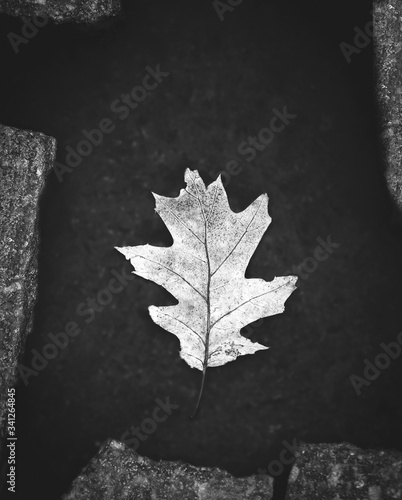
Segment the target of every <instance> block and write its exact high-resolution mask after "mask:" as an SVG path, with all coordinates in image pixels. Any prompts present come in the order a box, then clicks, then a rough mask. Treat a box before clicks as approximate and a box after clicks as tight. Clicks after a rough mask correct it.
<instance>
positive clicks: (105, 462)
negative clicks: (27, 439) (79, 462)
mask: <svg viewBox="0 0 402 500" xmlns="http://www.w3.org/2000/svg"><path fill="white" fill-rule="evenodd" d="M99 476H102V477H105V478H107V485H104V484H102V483H100V482H99V479H97V478H99ZM186 480H187V483H186V482H185V481H186ZM225 481H228V482H229V483H230V486H231V487H233V489H232V491H231V492H230V496H226V490H223V489H222V485H221V483H222V482H225ZM114 482H115V483H118V486H119V488H120V489H122V490H123V491H124V493H125V494H126V495H129V496H127V498H130V499H132V500H134V499H144V498H158V499H160V500H165V499H169V498H176V496H174V497H172V496H169V495H171V494H172V488H173V484H174V485H175V491H177V494H179V496H178V497H177V498H186V500H188V499H189V498H192V499H195V498H204V499H205V500H208V499H212V498H214V499H219V500H223V499H227V500H240V499H241V500H246V498H255V499H257V498H258V499H261V500H270V499H271V498H272V494H273V478H272V477H270V476H267V475H263V476H262V475H255V476H248V477H241V478H237V477H234V476H232V475H231V474H230V473H229V472H227V471H224V470H222V469H219V468H212V467H196V466H194V465H189V464H186V463H184V462H181V461H164V460H160V461H158V462H157V461H154V460H151V459H149V458H147V457H143V456H141V455H139V454H138V453H136V452H135V451H134V450H133V449H132V448H130V447H128V446H127V445H125V444H124V443H122V442H120V441H116V440H114V439H108V440H107V441H105V442H104V443H103V444H102V445H101V447H100V449H99V451H98V453H97V455H95V457H93V458H92V459H91V460H90V462H89V463H88V465H87V466H86V467H85V468H84V469H83V471H82V472H81V474H79V475H78V477H77V478H76V479H75V480H74V481H73V483H72V485H71V487H70V490H69V492H68V493H66V494H65V495H64V496H63V500H81V499H85V500H92V499H96V500H112V499H113V500H114V499H117V498H118V499H120V496H117V495H118V494H119V491H116V490H115V489H114V484H113V483H114ZM176 484H177V485H178V486H176ZM126 486H127V487H126ZM264 487H265V488H264ZM161 488H162V490H163V491H160V489H161ZM196 489H197V491H196ZM245 491H246V495H247V496H244V495H245ZM149 495H151V496H149ZM199 495H200V496H199ZM239 495H240V496H239ZM249 495H252V496H249Z"/></svg>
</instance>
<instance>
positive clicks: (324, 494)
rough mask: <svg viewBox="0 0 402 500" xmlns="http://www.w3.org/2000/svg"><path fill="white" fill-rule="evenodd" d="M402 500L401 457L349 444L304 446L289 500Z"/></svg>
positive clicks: (290, 489)
mask: <svg viewBox="0 0 402 500" xmlns="http://www.w3.org/2000/svg"><path fill="white" fill-rule="evenodd" d="M400 498H402V453H401V452H396V451H381V450H362V449H360V448H357V447H356V446H353V445H351V444H348V443H341V444H303V445H301V446H300V448H299V450H298V452H297V458H296V462H295V463H294V465H293V467H292V470H291V473H290V476H289V480H288V491H287V496H286V500H301V499H308V500H391V499H392V500H394V499H400Z"/></svg>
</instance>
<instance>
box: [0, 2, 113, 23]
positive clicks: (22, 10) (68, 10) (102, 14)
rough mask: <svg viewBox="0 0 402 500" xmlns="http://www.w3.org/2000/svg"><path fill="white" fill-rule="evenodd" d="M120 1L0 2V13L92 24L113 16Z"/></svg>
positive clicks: (61, 21) (57, 21)
mask: <svg viewBox="0 0 402 500" xmlns="http://www.w3.org/2000/svg"><path fill="white" fill-rule="evenodd" d="M120 9H121V5H120V0H70V1H68V2H65V1H64V0H31V1H27V0H25V1H24V0H1V1H0V12H3V13H5V14H9V15H10V16H16V17H22V16H26V17H32V16H34V15H35V14H45V15H47V16H48V17H49V18H50V19H52V20H53V21H54V22H56V23H64V22H68V21H74V22H77V23H88V24H94V23H98V22H99V21H101V20H103V19H106V18H109V17H112V16H115V15H116V14H117V13H118V12H119V11H120Z"/></svg>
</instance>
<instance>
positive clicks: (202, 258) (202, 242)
mask: <svg viewBox="0 0 402 500" xmlns="http://www.w3.org/2000/svg"><path fill="white" fill-rule="evenodd" d="M184 179H185V182H186V185H187V186H186V188H184V189H182V190H181V191H180V194H179V196H178V197H177V198H167V197H164V196H159V195H157V194H154V193H153V195H154V197H155V200H156V208H155V210H156V212H157V213H158V214H159V215H160V217H161V218H162V220H163V222H164V223H165V225H166V227H167V228H168V229H169V231H170V233H171V235H172V237H173V245H172V246H170V247H155V246H151V245H139V246H134V247H122V248H119V247H116V249H117V250H119V251H120V252H121V253H122V254H123V255H125V257H126V258H127V259H130V262H131V264H132V265H133V267H134V269H135V271H134V274H137V275H138V276H142V277H143V278H145V279H148V280H152V281H154V282H155V283H157V284H158V285H161V286H163V287H164V288H165V289H166V290H167V291H168V292H170V293H171V294H172V295H173V296H174V297H176V299H177V300H178V304H177V305H173V306H162V307H156V306H150V307H149V313H150V315H151V317H152V319H153V321H154V322H155V323H156V324H158V325H159V326H161V327H162V328H164V329H165V330H167V331H169V332H170V333H173V334H174V335H176V336H177V337H178V338H179V340H180V346H181V350H180V356H181V357H182V359H184V360H185V361H186V362H187V363H188V364H189V365H190V366H191V367H192V368H197V369H199V370H202V371H203V382H204V378H205V371H206V369H207V367H214V366H221V365H224V364H226V363H228V362H229V361H234V360H235V359H236V358H237V357H238V356H241V355H245V354H254V353H255V352H256V351H259V350H262V349H268V347H266V346H264V345H261V344H258V343H257V342H252V341H250V340H249V339H247V338H245V337H243V336H242V335H241V334H240V329H241V328H243V327H244V326H246V325H248V324H249V323H252V322H253V321H256V320H258V319H259V318H262V317H266V316H272V315H274V314H279V313H281V312H283V311H284V304H285V301H286V299H287V298H288V297H289V295H290V294H291V293H292V292H293V290H294V289H295V288H296V286H295V283H296V280H297V277H296V276H284V277H276V278H275V279H274V280H273V281H271V282H267V281H265V280H263V279H255V278H253V279H246V278H245V276H244V275H245V271H246V268H247V265H248V263H249V260H250V258H251V256H252V255H253V253H254V251H255V249H256V247H257V245H258V243H259V241H260V240H261V238H262V236H263V234H264V232H265V231H266V229H267V228H268V226H269V224H270V222H271V217H270V216H269V215H268V197H267V195H266V194H262V195H261V196H259V197H258V198H257V199H256V200H255V201H254V202H253V203H251V205H249V206H248V207H247V208H246V209H245V210H243V211H242V212H240V213H235V212H233V211H232V210H231V208H230V206H229V202H228V198H227V194H226V191H225V189H224V187H223V185H222V181H221V178H220V176H219V177H218V178H217V180H216V181H214V182H212V183H211V184H210V185H209V186H208V187H206V186H205V184H204V182H203V180H202V179H201V177H200V176H199V174H198V171H197V170H193V171H191V170H189V169H186V171H185V176H184ZM203 382H202V387H203ZM202 387H201V391H200V397H201V392H202ZM199 399H200V398H199ZM198 403H199V401H198ZM198 403H197V407H198Z"/></svg>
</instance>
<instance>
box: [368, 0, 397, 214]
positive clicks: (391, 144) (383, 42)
mask: <svg viewBox="0 0 402 500" xmlns="http://www.w3.org/2000/svg"><path fill="white" fill-rule="evenodd" d="M373 15H374V47H375V61H376V78H377V97H378V103H379V108H380V124H381V125H380V126H381V132H382V134H381V136H382V142H383V148H384V154H385V158H384V159H385V163H386V179H387V184H388V188H389V191H390V193H391V195H392V198H393V199H394V201H395V203H396V204H397V206H398V208H399V210H402V166H401V161H402V121H401V120H402V118H401V95H402V72H401V69H402V22H401V19H402V4H401V2H399V1H398V0H390V1H388V2H383V1H376V2H374V13H373Z"/></svg>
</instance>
